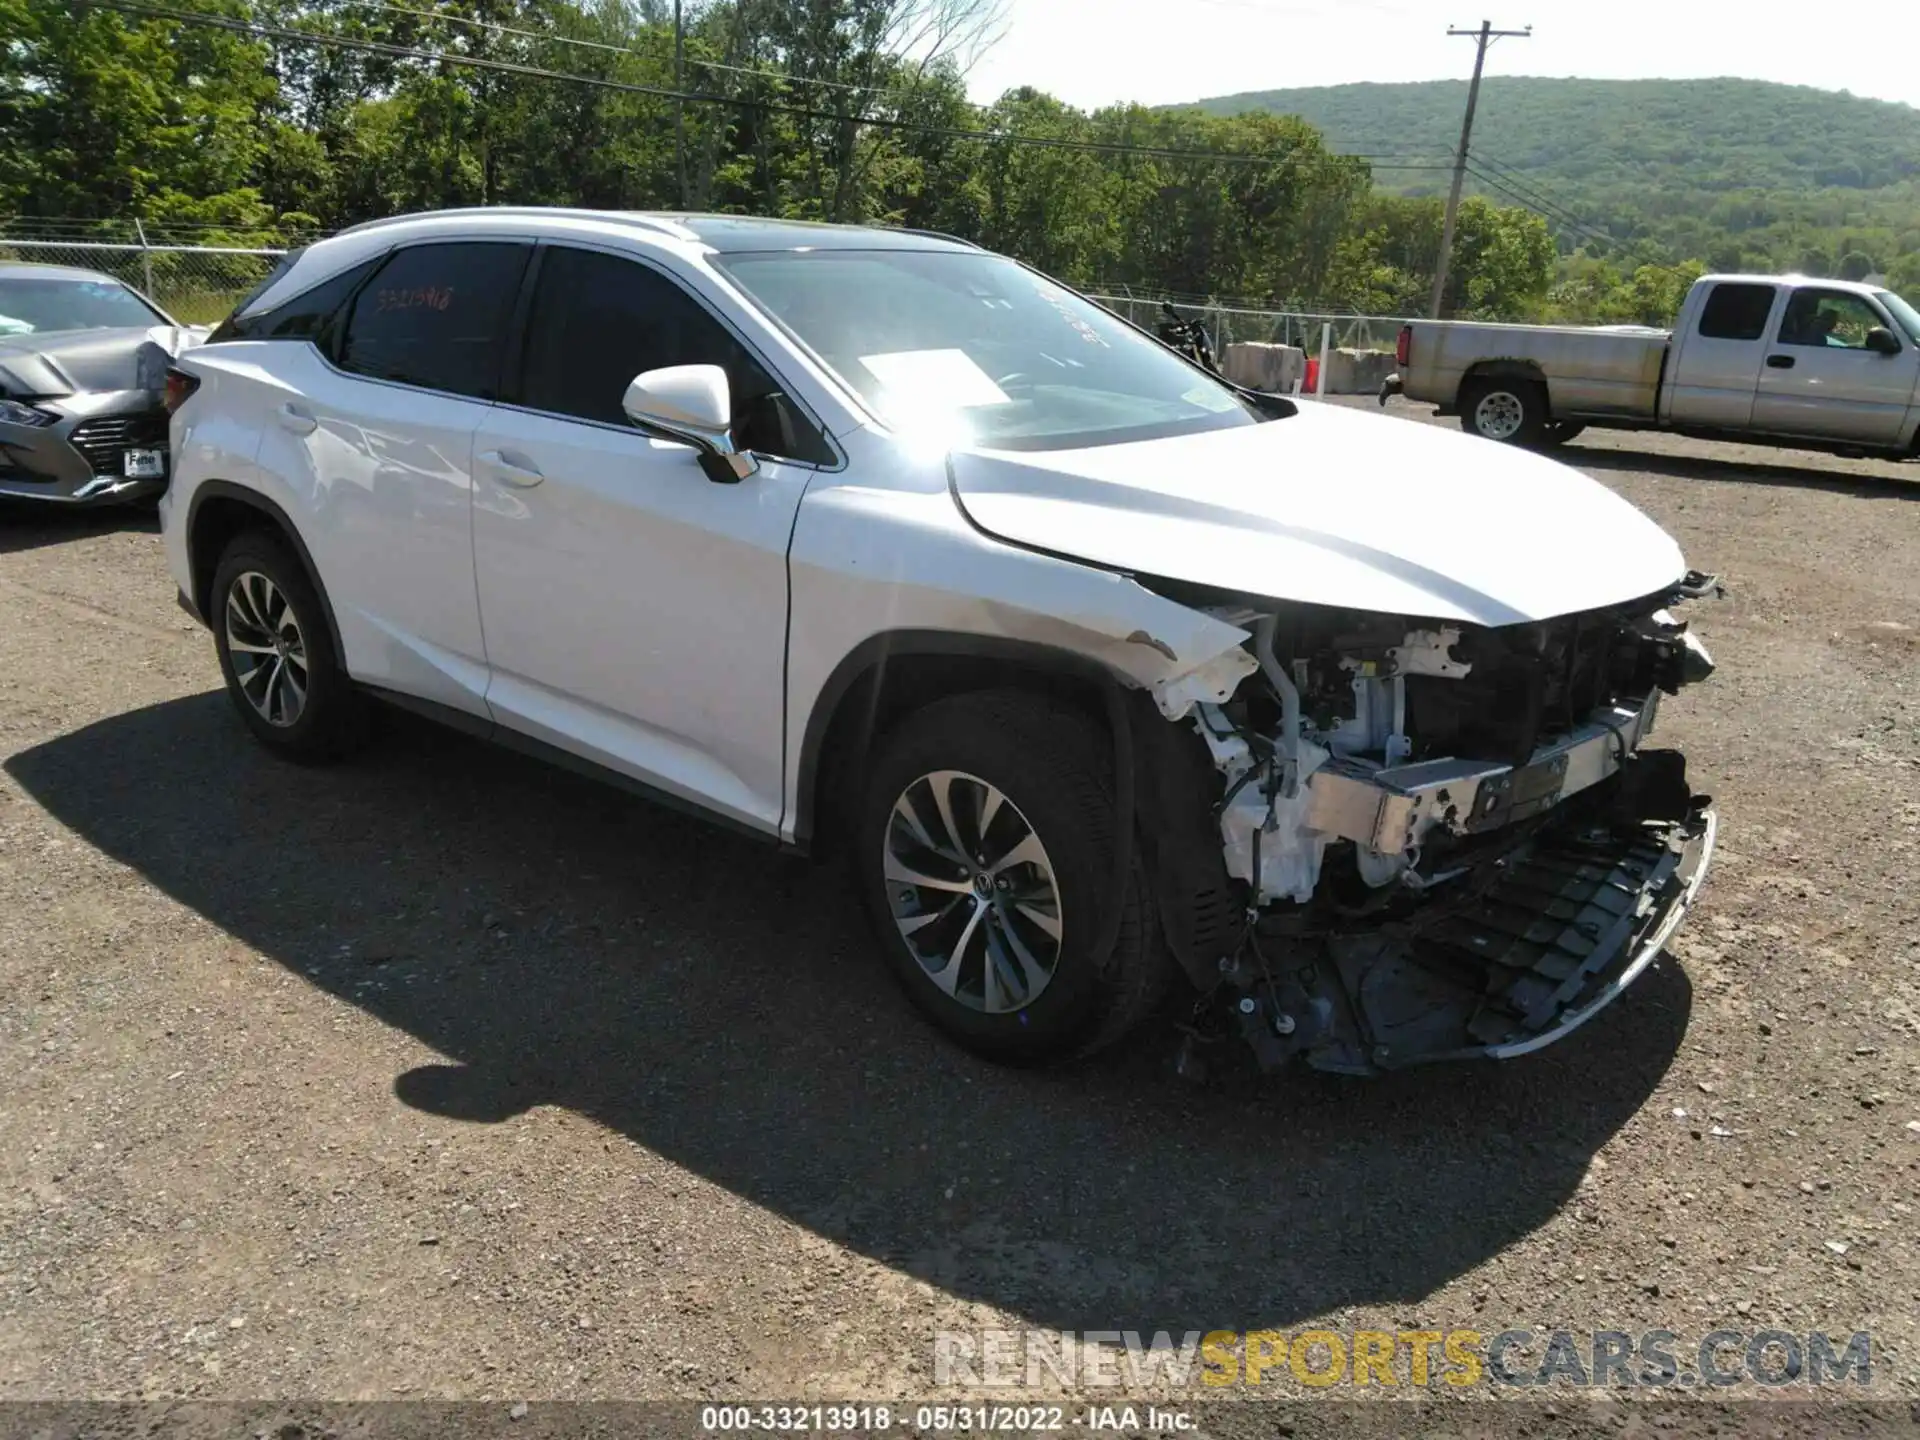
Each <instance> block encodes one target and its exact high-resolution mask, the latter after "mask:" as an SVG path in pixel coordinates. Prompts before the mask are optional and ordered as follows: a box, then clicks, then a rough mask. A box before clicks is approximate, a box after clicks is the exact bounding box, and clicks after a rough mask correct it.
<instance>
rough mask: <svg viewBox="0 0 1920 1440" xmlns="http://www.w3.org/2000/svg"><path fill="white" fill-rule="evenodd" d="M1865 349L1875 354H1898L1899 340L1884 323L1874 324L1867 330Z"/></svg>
mask: <svg viewBox="0 0 1920 1440" xmlns="http://www.w3.org/2000/svg"><path fill="white" fill-rule="evenodd" d="M1867 349H1869V350H1871V351H1873V353H1874V354H1876V355H1898V354H1899V353H1900V340H1899V337H1897V336H1896V335H1895V334H1894V333H1893V332H1892V331H1891V330H1889V329H1887V327H1886V326H1884V325H1876V326H1874V327H1873V328H1872V329H1871V330H1869V331H1867Z"/></svg>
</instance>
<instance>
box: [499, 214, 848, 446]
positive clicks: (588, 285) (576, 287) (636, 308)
mask: <svg viewBox="0 0 1920 1440" xmlns="http://www.w3.org/2000/svg"><path fill="white" fill-rule="evenodd" d="M667 365H718V366H720V367H721V368H722V369H723V370H725V371H726V372H727V388H728V389H729V391H730V392H731V393H732V398H733V417H734V435H735V439H736V440H737V441H738V442H739V444H740V445H741V446H742V447H743V448H745V449H748V450H758V451H760V452H761V453H763V454H767V455H777V456H782V457H785V458H787V459H791V460H804V461H806V462H808V463H809V464H816V465H830V464H832V463H833V460H834V454H833V451H832V450H831V449H830V448H828V446H827V444H826V442H825V440H824V439H822V438H821V436H820V434H819V432H818V431H817V430H815V429H814V427H813V425H812V423H811V422H810V421H809V420H807V418H806V417H805V415H804V414H803V413H802V412H801V411H800V410H799V408H798V407H797V406H795V405H794V404H793V402H792V401H791V400H790V399H789V398H788V397H787V395H786V394H785V393H784V392H783V391H782V390H781V389H780V386H779V384H778V382H777V381H775V380H774V378H773V377H772V376H771V375H769V374H768V373H767V370H766V368H765V367H764V366H762V365H761V364H760V362H759V361H758V360H756V359H755V358H754V357H753V356H752V355H751V354H749V353H748V352H747V349H746V347H745V346H743V345H742V344H741V343H740V342H739V341H738V340H736V339H735V338H734V337H733V334H732V332H730V331H729V330H727V328H726V327H725V326H723V325H721V324H720V322H719V321H717V320H715V319H714V318H713V316H712V315H711V314H709V313H708V312H707V310H706V309H705V307H703V306H702V305H701V304H700V302H699V301H697V300H695V299H694V298H693V297H692V296H691V295H689V294H688V293H687V292H686V291H685V290H683V289H682V288H681V287H680V286H679V285H678V284H677V283H676V282H674V281H673V280H671V279H669V278H667V277H666V276H665V275H662V274H660V273H659V272H658V271H656V270H652V269H650V268H648V267H647V266H645V265H642V264H640V263H639V262H637V261H633V260H623V259H621V258H620V257H619V256H617V255H606V254H602V253H601V252H599V251H595V250H573V249H569V248H567V247H566V246H560V245H556V246H552V247H550V248H548V250H547V251H546V252H545V254H543V255H542V256H541V259H540V278H539V279H538V280H537V281H536V282H535V284H534V289H533V304H532V307H531V308H530V309H529V311H528V314H527V341H526V357H525V360H524V362H523V365H522V370H521V381H520V386H519V393H518V395H517V396H516V397H515V398H516V399H517V400H518V402H519V403H520V404H522V405H527V406H530V407H532V408H533V409H536V410H548V411H551V412H553V413H554V414H558V415H575V416H578V417H579V418H581V419H582V420H597V421H600V422H601V423H603V424H609V425H626V424H628V423H629V422H628V420H627V416H626V412H625V411H624V410H623V409H622V408H621V404H620V402H621V400H622V399H623V398H624V397H625V395H626V393H627V386H628V385H629V384H631V383H632V381H633V377H634V376H636V375H638V374H640V373H641V372H642V371H643V370H657V369H660V368H661V367H663V366H667Z"/></svg>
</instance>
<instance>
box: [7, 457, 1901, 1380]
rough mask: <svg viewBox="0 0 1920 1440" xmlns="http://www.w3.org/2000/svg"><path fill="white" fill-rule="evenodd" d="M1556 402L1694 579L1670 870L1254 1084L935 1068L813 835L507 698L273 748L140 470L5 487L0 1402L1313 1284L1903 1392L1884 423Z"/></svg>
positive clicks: (1168, 1306) (1895, 675) (1214, 1296)
mask: <svg viewBox="0 0 1920 1440" xmlns="http://www.w3.org/2000/svg"><path fill="white" fill-rule="evenodd" d="M1380 423H1383V424H1388V423H1403V422H1401V421H1396V420H1393V419H1383V420H1382V421H1381V422H1380ZM1566 457H1567V458H1568V459H1570V460H1572V461H1573V462H1575V463H1577V464H1579V465H1581V466H1583V467H1584V468H1585V469H1587V470H1588V471H1589V472H1590V473H1591V474H1593V475H1595V476H1596V477H1598V478H1599V479H1600V480H1602V481H1603V482H1604V483H1606V484H1608V485H1610V486H1612V487H1614V488H1615V489H1617V490H1618V491H1619V492H1620V493H1622V494H1624V495H1625V496H1627V497H1628V498H1629V499H1631V500H1633V501H1635V502H1636V503H1638V504H1640V505H1642V506H1643V507H1645V508H1646V509H1647V510H1648V511H1650V512H1651V513H1652V514H1653V515H1654V516H1655V517H1656V518H1657V519H1659V520H1660V521H1661V522H1662V523H1664V524H1665V525H1667V526H1668V527H1669V528H1671V529H1672V530H1673V531H1674V532H1675V533H1676V534H1677V535H1678V536H1679V537H1680V538H1681V540H1682V542H1683V544H1684V546H1685V548H1686V550H1687V553H1688V556H1689V559H1690V560H1691V561H1692V562H1693V563H1695V564H1697V565H1699V566H1701V567H1702V568H1704V569H1709V570H1717V571H1719V572H1720V573H1721V575H1722V576H1723V578H1724V580H1725V582H1726V584H1727V585H1728V587H1729V590H1730V594H1729V596H1728V598H1727V599H1725V600H1724V601H1722V602H1720V603H1718V604H1713V605H1708V606H1704V607H1698V608H1697V609H1696V612H1695V613H1696V616H1697V619H1698V624H1699V627H1700V629H1701V631H1702V632H1703V634H1704V636H1705V637H1706V639H1707V642H1708V644H1709V646H1710V647H1711V649H1712V650H1713V653H1714V655H1715V657H1716V659H1717V660H1718V661H1719V663H1720V666H1721V669H1720V673H1719V674H1718V675H1717V676H1716V677H1715V679H1714V680H1713V681H1712V682H1711V683H1710V684H1708V685H1706V686H1702V687H1699V688H1698V689H1695V690H1690V691H1688V692H1687V693H1686V694H1685V695H1684V696H1682V697H1681V698H1680V699H1679V700H1677V701H1674V702H1670V703H1669V704H1668V705H1667V706H1666V707H1665V708H1664V709H1663V711H1662V716H1661V720H1662V727H1661V728H1662V734H1663V738H1665V739H1668V740H1671V741H1674V742H1677V743H1679V744H1681V745H1683V746H1684V747H1685V748H1686V749H1687V751H1688V753H1689V755H1690V758H1691V762H1692V770H1693V774H1694V775H1695V776H1696V777H1698V779H1699V780H1700V782H1701V783H1702V784H1703V785H1704V787H1706V788H1710V789H1712V790H1713V792H1714V793H1715V794H1716V796H1717V797H1718V800H1719V802H1720V805H1721V814H1722V822H1723V828H1722V832H1721V833H1722V848H1721V852H1720V856H1719V860H1718V865H1717V869H1716V872H1715V873H1714V874H1713V876H1712V877H1711V878H1710V879H1709V882H1708V885H1707V889H1706V893H1705V896H1704V899H1703V901H1702V904H1701V907H1700V909H1699V910H1697V911H1696V912H1695V917H1694V918H1693V920H1692V921H1691V922H1690V924H1689V925H1688V927H1687V928H1686V929H1684V930H1683V931H1682V933H1681V935H1680V936H1679V938H1678V939H1677V940H1676V942H1675V944H1674V945H1673V947H1672V952H1671V958H1670V959H1668V960H1666V961H1663V962H1662V963H1661V964H1660V966H1659V967H1658V968H1657V969H1656V970H1655V971H1654V972H1653V973H1652V974H1651V975H1650V976H1649V977H1648V978H1646V979H1645V980H1644V981H1643V982H1642V983H1641V984H1640V985H1639V986H1638V987H1636V990H1635V992H1634V993H1632V994H1631V995H1629V996H1628V997H1627V998H1626V999H1625V1000H1624V1001H1623V1002H1622V1003H1621V1004H1619V1005H1618V1006H1616V1007H1615V1008H1614V1009H1613V1010H1611V1011H1610V1012H1609V1013H1607V1014H1606V1015H1604V1016H1603V1017H1601V1019H1599V1020H1598V1021H1596V1022H1595V1023H1593V1024H1592V1025H1591V1026H1589V1027H1588V1028H1587V1029H1586V1030H1584V1031H1583V1032H1581V1033H1580V1034H1578V1035H1577V1036H1575V1037H1574V1038H1572V1039H1571V1040H1570V1041H1568V1042H1567V1043H1565V1044H1563V1045H1560V1046H1558V1047H1556V1048H1554V1049H1552V1050H1550V1051H1549V1052H1547V1053H1545V1054H1543V1055H1540V1056H1537V1057H1534V1058H1531V1059H1529V1060H1526V1061H1523V1062H1519V1063H1514V1064H1511V1065H1507V1066H1504V1067H1498V1068H1492V1067H1490V1068H1473V1069H1454V1070H1447V1071H1438V1072H1429V1073H1426V1074H1420V1075H1410V1076H1406V1077H1402V1078H1397V1079H1392V1080H1388V1081H1384V1082H1379V1083H1370V1084H1349V1083H1339V1082H1332V1081H1327V1080H1319V1079H1313V1078H1307V1079H1301V1080H1293V1081H1289V1082H1286V1083H1279V1084H1274V1085H1271V1086H1269V1087H1267V1088H1265V1089H1262V1090H1261V1091H1259V1092H1258V1093H1255V1094H1244V1093H1237V1092H1236V1093H1219V1092H1214V1091H1208V1090H1196V1089H1192V1088H1183V1087H1181V1086H1179V1085H1177V1084H1173V1083H1171V1082H1169V1081H1168V1080H1167V1079H1166V1078H1165V1076H1164V1074H1163V1071H1162V1068H1161V1067H1162V1065H1163V1063H1164V1060H1165V1054H1164V1046H1163V1045H1161V1044H1159V1043H1157V1042H1156V1043H1154V1044H1149V1045H1145V1046H1143V1047H1141V1049H1139V1050H1138V1051H1137V1052H1135V1053H1132V1054H1129V1055H1127V1056H1123V1057H1120V1058H1118V1059H1115V1060H1111V1061H1107V1062H1103V1063H1101V1064H1098V1065H1096V1066H1093V1067H1089V1068H1082V1069H1080V1070H1077V1071H1073V1072H1069V1073H1064V1074H1043V1075H1034V1074H1013V1073H1007V1072H1002V1071H997V1070H993V1069H989V1068H987V1067H985V1066H983V1065H980V1064H977V1063H975V1062H974V1061H972V1060H970V1059H968V1058H966V1057H964V1056H962V1055H960V1054H959V1053H957V1052H955V1051H954V1050H952V1049H951V1048H949V1047H948V1046H946V1045H944V1044H942V1043H940V1042H938V1041H937V1040H936V1039H935V1038H934V1037H933V1036H932V1035H931V1034H930V1033H929V1032H928V1031H927V1030H926V1029H925V1028H924V1027H923V1026H922V1025H921V1024H919V1023H918V1022H917V1021H916V1020H915V1019H914V1018H913V1016H912V1014H911V1012H910V1011H909V1010H908V1008H907V1007H906V1006H905V1004H904V1003H903V1002H902V1001H901V1000H900V999H898V998H897V997H896V995H895V994H894V992H893V991H892V989H891V988H890V986H889V984H888V982H887V980H886V979H885V977H884V976H883V974H882V973H881V971H880V968H879V967H878V965H877V964H876V963H874V962H873V961H872V960H871V958H870V956H869V954H868V951H867V942H866V940H865V938H864V932H863V929H862V925H861V923H860V920H859V917H858V916H857V915H856V914H855V913H854V909H853V907H852V905H851V904H850V903H849V902H848V900H847V899H846V898H845V896H844V894H843V892H842V890H841V889H840V887H839V886H838V884H837V882H836V881H835V880H834V879H833V878H832V877H831V875H829V874H827V873H823V872H819V871H816V870H814V869H812V868H810V867H809V866H808V865H806V864H805V863H802V862H797V861H791V860H784V859H781V858H778V857H776V856H774V855H772V854H770V853H768V852H766V851H764V850H762V849H759V848H756V847H754V846H753V845H751V844H750V843H747V842H745V841H741V840H738V839H735V838H732V837H730V836H728V835H725V834H722V833H719V832H717V831H711V830H708V829H706V828H703V827H702V826H700V825H699V824H697V823H695V822H692V821H689V820H685V819H682V818H679V817H677V816H675V815H673V814H670V813H667V812H664V811H660V810H655V809H651V808H648V807H647V806H646V805H644V804H642V803H640V802H638V801H636V800H632V799H629V798H627V797H625V796H623V795H620V794H616V793H612V792H609V791H605V790H601V789H598V788H595V787H594V786H592V785H590V784H588V783H586V782H584V781H581V780H577V779H574V778H572V777H570V776H568V775H565V774H561V773H557V772H555V771H552V770H549V769H545V768H542V767H541V766H539V765H537V764H534V763H532V762H530V761H525V760H522V759H519V758H516V757H514V756H511V755H508V754H506V753H504V752H499V751H493V750H488V749H485V748H482V747H480V746H479V745H477V744H475V743H473V742H470V741H468V740H465V739H461V738H457V737H454V736H452V735H449V734H444V733H440V732H437V731H434V730H430V729H428V728H425V727H424V726H420V725H417V724H414V723H410V722H408V723H396V724H395V726H394V727H393V732H392V733H391V734H390V735H388V736H387V738H386V739H385V740H384V742H383V743H382V744H381V745H380V746H379V747H378V748H377V749H376V750H374V751H373V752H372V753H371V754H369V755H368V756H366V757H365V758H364V759H361V760H358V761H356V762H355V763H353V764H351V765H349V766H347V767H345V768H339V769H333V770H305V769H299V768H293V767H289V766H286V765H283V764H279V763H276V762H275V761H273V760H270V759H268V758H267V757H265V756H264V755H263V754H262V753H261V752H260V750H259V749H258V748H257V747H255V746H254V745H252V744H250V743H249V741H248V740H247V738H246V736H245V735H244V733H243V731H242V729H241V727H240V725H239V723H238V721H237V720H236V718H235V717H234V716H233V714H232V713H231V712H230V710H229V708H228V704H227V701H226V700H225V698H224V697H223V696H222V695H221V694H219V693H218V689H217V686H218V679H219V677H218V672H217V669H216V667H215V664H214V659H213V652H212V647H211V644H210V642H209V640H208V639H207V637H206V635H205V634H204V632H202V631H200V630H198V629H197V628H196V627H194V626H193V624H192V623H191V622H190V621H189V620H187V618H186V617H185V616H183V615H182V614H181V613H180V612H179V611H178V610H176V609H175V608H174V605H173V590H172V585H171V582H170V581H169V580H168V578H167V575H166V572H165V568H164V566H163V564H162V561H161V555H160V544H159V539H158V537H157V535H156V534H155V533H154V531H153V527H152V522H151V520H150V519H147V518H142V517H140V516H133V515H101V514H95V515H88V516H58V515H55V516H48V515H42V514H40V513H37V512H28V511H21V510H9V511H7V512H5V513H4V514H0V608H3V610H4V614H5V619H4V621H0V764H3V765H4V776H0V1069H3V1071H4V1073H5V1074H6V1076H7V1077H8V1079H7V1091H6V1095H7V1098H6V1103H5V1104H4V1106H0V1398H8V1399H17V1398H29V1397H64V1396H99V1397H110V1396H111V1397H136V1396H159V1395H192V1396H207V1397H261V1396H285V1395H306V1396H336V1397H369V1398H388V1397H394V1396H409V1397H419V1396H462V1397H481V1396H488V1397H497V1398H502V1399H511V1398H515V1397H532V1398H535V1399H538V1398H541V1397H598V1396H696V1395H699V1396H706V1395H730V1396H742V1397H747V1396H751V1397H756V1398H762V1399H764V1398H769V1397H771V1398H777V1399H789V1398H792V1399H798V1398H801V1397H808V1396H813V1397H852V1396H862V1395H864V1396H872V1397H885V1396H893V1397H901V1396H908V1395H916V1396H917V1395H927V1394H930V1393H932V1392H933V1390H934V1383H933V1382H934V1377H933V1375H932V1361H933V1337H934V1334H935V1332H936V1331H939V1330H962V1331H976V1330H978V1329H980V1328H981V1327H986V1326H997V1325H1007V1326H1016V1327H1029V1326H1039V1327H1058V1328H1066V1329H1072V1330H1076V1331H1083V1330H1109V1331H1112V1330H1127V1329H1138V1330H1142V1331H1148V1332H1151V1331H1153V1330H1168V1331H1171V1332H1174V1333H1176V1334H1178V1333H1179V1332H1182V1331H1185V1330H1189V1329H1197V1330H1211V1329H1216V1328H1222V1329H1246V1328H1249V1327H1256V1326H1273V1327H1279V1328H1281V1329H1285V1330H1298V1329H1300V1328H1302V1327H1305V1326H1308V1325H1309V1324H1311V1323H1313V1322H1320V1323H1323V1324H1325V1325H1327V1326H1330V1327H1333V1328H1335V1329H1341V1330H1345V1329H1351V1328H1353V1327H1370V1326H1377V1327H1378V1328H1380V1329H1385V1330H1402V1329H1406V1328H1408V1327H1410V1326H1429V1327H1432V1328H1435V1329H1448V1328H1452V1327H1459V1326H1467V1327H1472V1328H1476V1329H1479V1330H1482V1331H1485V1332H1488V1333H1491V1332H1493V1331H1497V1330H1499V1329H1502V1328H1505V1327H1508V1326H1536V1327H1554V1326H1560V1327H1568V1328H1576V1329H1577V1328H1585V1329H1619V1330H1627V1331H1634V1332H1638V1331H1641V1330H1645V1329H1649V1328H1656V1327H1660V1328H1666V1329H1670V1330H1673V1331H1676V1332H1682V1333H1684V1334H1691V1335H1699V1334H1702V1333H1705V1332H1707V1331H1710V1330H1712V1329H1714V1328H1716V1327H1722V1326H1724V1327H1727V1328H1732V1329H1739V1330H1743V1331H1749V1332H1751V1331H1756V1330H1760V1329H1763V1328H1769V1327H1777V1328H1780V1329H1783V1330H1787V1331H1790V1332H1794V1333H1797V1334H1799V1335H1802V1336H1804V1335H1805V1334H1806V1333H1807V1332H1809V1331H1810V1330H1815V1329H1824V1330H1830V1331H1833V1332H1837V1333H1839V1334H1842V1335H1844V1334H1846V1333H1850V1332H1853V1331H1856V1330H1862V1329H1871V1330H1872V1331H1873V1332H1874V1335H1875V1341H1876V1347H1875V1350H1874V1384H1875V1388H1876V1389H1877V1390H1880V1391H1881V1392H1882V1393H1885V1392H1887V1391H1889V1390H1891V1391H1892V1392H1893V1393H1897V1394H1898V1393H1905V1394H1914V1393H1920V1328H1917V1326H1916V1318H1915V1317H1916V1301H1920V1255H1917V1254H1916V1244H1915V1239H1914V1236H1915V1234H1916V1221H1915V1215H1914V1208H1915V1207H1916V1206H1920V923H1916V922H1917V921H1920V914H1917V913H1916V912H1917V911H1920V900H1916V886H1915V877H1916V870H1917V869H1920V467H1904V468H1903V467H1893V466H1885V465H1876V464H1868V463H1857V464H1856V463H1843V462H1838V461H1830V460H1824V459H1819V458H1815V457H1807V456H1799V455H1783V454H1780V453H1775V452H1767V451H1758V450H1756V451H1747V450H1734V449H1729V448H1727V447H1708V446H1703V445H1697V444H1692V443H1688V442H1675V441H1669V440H1665V439H1641V438H1637V437H1612V438H1609V437H1605V436H1591V437H1588V438H1587V439H1584V440H1583V441H1582V442H1580V443H1579V444H1577V445H1575V446H1574V447H1572V448H1571V449H1570V450H1569V451H1567V452H1566ZM1566 543H1567V544H1570V545H1577V544H1578V543H1579V537H1578V536H1577V535H1570V536H1567V537H1566Z"/></svg>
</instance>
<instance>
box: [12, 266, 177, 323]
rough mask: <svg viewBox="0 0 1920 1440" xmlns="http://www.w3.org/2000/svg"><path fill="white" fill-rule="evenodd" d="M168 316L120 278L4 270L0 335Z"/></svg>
mask: <svg viewBox="0 0 1920 1440" xmlns="http://www.w3.org/2000/svg"><path fill="white" fill-rule="evenodd" d="M167 323H169V322H168V320H167V317H166V316H164V315H162V314H161V313H160V312H159V311H158V310H155V309H154V308H153V307H152V306H151V305H149V304H147V302H146V301H144V300H142V299H141V298H140V297H139V296H138V295H136V294H134V293H133V291H131V290H129V289H128V288H127V287H126V286H124V285H122V284H121V283H120V282H119V281H117V280H109V279H107V278H106V277H105V276H102V277H101V278H100V279H98V280H82V279H77V278H75V279H68V278H65V277H53V278H47V277H43V276H34V277H27V276H6V275H0V335H37V334H39V333H41V332H43V331H47V330H114V329H120V328H123V327H128V328H131V327H138V328H140V329H145V328H146V327H147V326H149V325H165V324H167Z"/></svg>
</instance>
